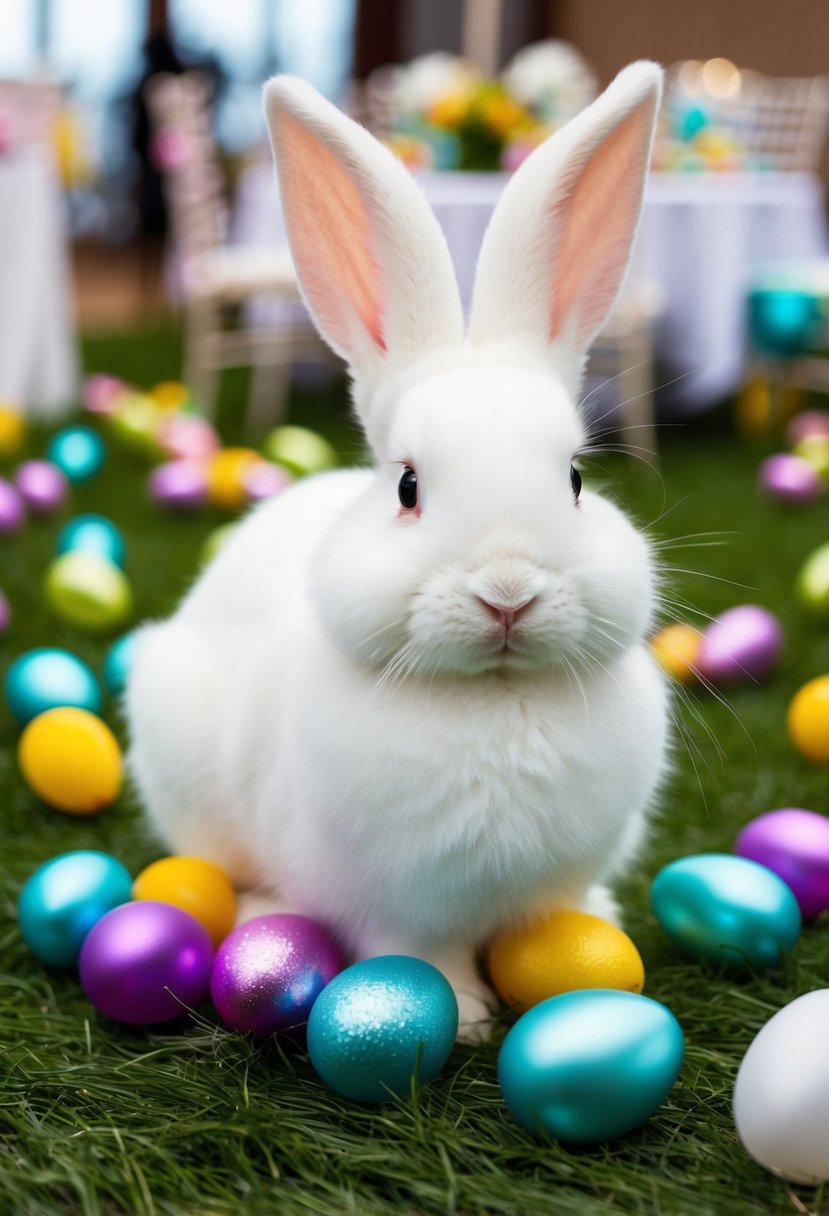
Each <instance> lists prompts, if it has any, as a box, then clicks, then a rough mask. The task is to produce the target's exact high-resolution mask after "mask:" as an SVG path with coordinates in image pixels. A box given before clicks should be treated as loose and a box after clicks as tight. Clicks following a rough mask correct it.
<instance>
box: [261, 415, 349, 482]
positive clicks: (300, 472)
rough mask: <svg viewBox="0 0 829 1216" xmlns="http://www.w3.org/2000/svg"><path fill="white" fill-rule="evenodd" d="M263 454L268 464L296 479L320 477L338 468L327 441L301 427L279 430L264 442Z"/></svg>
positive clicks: (335, 456) (332, 450)
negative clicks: (311, 476)
mask: <svg viewBox="0 0 829 1216" xmlns="http://www.w3.org/2000/svg"><path fill="white" fill-rule="evenodd" d="M262 451H263V453H264V454H265V456H267V458H268V460H274V461H276V463H277V464H281V465H284V467H285V468H286V469H288V470H289V472H291V473H293V474H294V475H295V476H296V477H304V476H305V475H306V474H308V473H322V472H324V471H325V470H326V469H335V468H336V467H337V465H338V464H339V459H338V457H337V453H336V450H335V449H334V448H333V447H332V446H331V444H330V443H329V442H328V440H327V439H323V437H322V435H318V434H317V433H316V431H309V430H308V429H307V428H306V427H304V426H278V427H277V428H276V429H275V430H273V431H271V433H270V434H269V435H268V436H267V438H266V439H265V442H264V443H263V444H262Z"/></svg>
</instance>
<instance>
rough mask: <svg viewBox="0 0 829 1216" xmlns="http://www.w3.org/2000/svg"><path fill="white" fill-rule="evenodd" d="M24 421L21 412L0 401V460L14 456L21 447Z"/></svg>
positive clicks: (24, 426)
mask: <svg viewBox="0 0 829 1216" xmlns="http://www.w3.org/2000/svg"><path fill="white" fill-rule="evenodd" d="M25 435H26V423H25V420H24V418H23V414H22V413H21V411H20V410H19V409H16V408H15V407H14V406H13V405H6V404H5V403H0V460H3V459H7V458H8V457H9V456H16V455H17V453H18V452H19V451H20V449H21V448H22V447H23V440H24V438H25Z"/></svg>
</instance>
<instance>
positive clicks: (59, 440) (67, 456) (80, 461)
mask: <svg viewBox="0 0 829 1216" xmlns="http://www.w3.org/2000/svg"><path fill="white" fill-rule="evenodd" d="M105 455H106V448H105V447H104V441H103V439H102V438H101V436H100V435H98V434H97V432H95V431H92V430H90V429H89V427H88V426H68V427H65V428H64V430H62V431H58V433H57V435H55V436H54V437H53V438H52V441H51V443H50V444H49V449H48V456H49V460H50V461H51V462H52V464H56V465H57V466H58V468H59V469H61V471H62V472H63V473H64V474H65V476H66V478H67V480H69V481H71V482H79V481H88V480H89V478H90V477H94V475H95V474H96V473H97V472H98V470H99V469H100V468H101V465H102V464H103V463H104V456H105Z"/></svg>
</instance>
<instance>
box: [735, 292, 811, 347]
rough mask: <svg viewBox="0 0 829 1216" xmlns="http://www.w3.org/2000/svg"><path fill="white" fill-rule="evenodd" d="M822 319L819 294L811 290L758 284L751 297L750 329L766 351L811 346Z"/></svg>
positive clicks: (749, 309) (749, 299)
mask: <svg viewBox="0 0 829 1216" xmlns="http://www.w3.org/2000/svg"><path fill="white" fill-rule="evenodd" d="M819 321H820V309H819V305H818V301H817V299H816V297H815V296H814V295H813V294H811V293H810V292H809V291H797V290H795V289H785V288H782V287H775V288H772V287H769V288H757V289H755V290H754V291H752V292H750V293H749V297H748V329H749V333H750V335H751V339H752V341H753V342H754V344H755V346H756V347H757V348H758V350H760V351H762V352H763V354H766V355H796V354H802V353H803V352H804V351H808V350H810V349H811V347H812V339H813V337H814V334H815V331H816V329H817V327H818V323H819Z"/></svg>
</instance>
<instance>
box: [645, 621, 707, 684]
mask: <svg viewBox="0 0 829 1216" xmlns="http://www.w3.org/2000/svg"><path fill="white" fill-rule="evenodd" d="M701 641H702V635H701V634H700V633H699V632H698V630H696V629H692V628H691V626H690V625H666V626H665V628H664V629H660V631H659V633H657V634H656V636H655V637H653V638H651V651H652V652H653V655H654V658H655V659H656V661H657V663H659V665H660V666H661V667H662V668H663V669H664V670H665V671H666V672H667V673H668V675H669V676H671V677H673V679H674V680H679V682H680V684H693V683H694V682H695V680H696V678H697V673H696V671H695V670H694V668H695V665H696V661H697V655H698V654H699V647H700V642H701Z"/></svg>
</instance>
